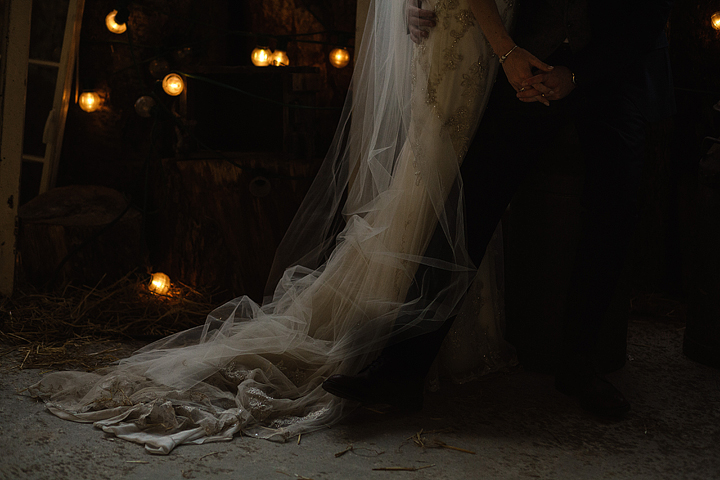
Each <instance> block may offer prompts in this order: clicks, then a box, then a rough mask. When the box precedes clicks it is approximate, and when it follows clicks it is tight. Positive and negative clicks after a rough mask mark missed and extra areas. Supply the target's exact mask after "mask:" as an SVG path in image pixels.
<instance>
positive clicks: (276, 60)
mask: <svg viewBox="0 0 720 480" xmlns="http://www.w3.org/2000/svg"><path fill="white" fill-rule="evenodd" d="M270 65H273V66H275V67H287V66H288V65H290V59H289V58H288V55H287V52H285V51H283V50H275V51H274V52H273V53H272V55H270Z"/></svg>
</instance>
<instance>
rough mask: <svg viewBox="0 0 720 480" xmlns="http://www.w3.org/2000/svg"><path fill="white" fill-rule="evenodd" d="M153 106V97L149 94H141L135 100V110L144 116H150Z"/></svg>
mask: <svg viewBox="0 0 720 480" xmlns="http://www.w3.org/2000/svg"><path fill="white" fill-rule="evenodd" d="M154 107H155V99H154V98H152V97H151V96H150V95H143V96H142V97H140V98H138V99H137V101H135V112H137V114H138V115H140V116H141V117H144V118H149V117H150V116H152V109H153V108H154Z"/></svg>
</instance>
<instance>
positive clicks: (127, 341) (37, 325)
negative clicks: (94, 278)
mask: <svg viewBox="0 0 720 480" xmlns="http://www.w3.org/2000/svg"><path fill="white" fill-rule="evenodd" d="M221 296H222V294H221V293H218V292H200V291H197V290H195V289H193V288H191V287H189V286H187V285H183V284H173V287H172V289H171V291H170V292H169V294H168V295H162V296H161V295H156V294H154V293H151V292H150V291H149V290H148V288H147V276H141V275H137V274H134V273H133V274H128V275H126V276H125V277H123V278H122V279H120V280H118V281H117V282H115V283H113V284H112V285H109V286H105V287H102V288H98V287H86V286H83V287H77V286H73V285H68V286H67V287H65V289H64V290H63V291H62V292H59V293H57V294H52V293H51V294H45V293H39V292H34V291H30V292H28V291H26V292H22V291H16V293H15V294H14V295H13V296H12V297H3V298H0V357H4V356H6V355H8V354H11V353H14V352H20V355H19V356H17V354H15V355H16V356H17V358H19V359H21V363H20V364H19V365H18V366H19V367H20V368H58V367H65V368H78V367H80V368H85V369H90V370H91V369H94V368H97V367H100V366H104V365H107V364H108V363H111V362H113V361H115V360H117V359H118V358H122V357H124V356H127V355H128V354H129V353H130V352H132V351H133V350H134V349H136V348H138V347H139V346H141V345H142V344H143V343H147V342H149V341H151V340H154V339H158V338H162V337H164V336H167V335H170V334H172V333H175V332H179V331H182V330H186V329H188V328H191V327H194V326H197V325H202V324H203V323H204V321H205V317H206V316H207V314H208V313H210V311H212V310H213V309H214V308H215V307H217V306H218V304H219V298H220V297H221Z"/></svg>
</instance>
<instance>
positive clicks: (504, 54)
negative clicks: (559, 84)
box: [407, 0, 553, 105]
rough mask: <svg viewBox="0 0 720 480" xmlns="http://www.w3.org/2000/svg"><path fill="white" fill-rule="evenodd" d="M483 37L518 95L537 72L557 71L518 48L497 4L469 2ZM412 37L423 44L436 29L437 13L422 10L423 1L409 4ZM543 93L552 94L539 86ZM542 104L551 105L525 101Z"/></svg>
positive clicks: (488, 0)
mask: <svg viewBox="0 0 720 480" xmlns="http://www.w3.org/2000/svg"><path fill="white" fill-rule="evenodd" d="M468 2H469V4H470V9H471V10H472V12H473V15H474V16H475V18H476V20H477V22H478V24H479V25H480V28H481V29H482V31H483V34H484V35H485V37H486V38H487V39H488V41H489V42H490V46H491V47H492V49H493V51H494V52H495V54H496V55H497V56H498V58H501V59H503V62H502V66H503V69H504V70H505V75H506V76H507V78H508V80H509V81H510V84H511V85H512V86H513V88H514V89H515V90H516V91H522V90H524V88H523V85H522V83H523V82H524V81H525V80H526V79H528V78H530V77H532V76H533V71H532V69H533V68H537V69H539V70H540V71H542V72H549V71H551V70H552V68H553V67H551V66H549V65H547V64H546V63H544V62H541V61H540V60H539V59H538V58H537V57H535V56H534V55H532V54H531V53H530V52H528V51H527V50H525V49H524V48H521V47H519V46H517V47H516V46H515V45H516V44H515V42H514V41H513V39H512V37H510V34H509V33H508V31H507V30H506V29H505V26H504V25H503V22H502V18H500V12H498V9H497V5H496V4H495V0H468ZM407 20H408V33H409V34H410V37H411V38H412V40H413V42H415V43H420V42H421V41H422V39H423V38H427V37H428V34H429V32H428V29H430V28H432V27H434V26H435V12H433V11H432V10H425V9H423V8H422V7H421V0H407ZM535 88H536V89H537V91H539V92H540V93H550V89H549V88H546V87H545V86H544V85H542V84H539V85H537V86H535ZM533 100H535V101H539V102H542V103H544V104H545V105H549V102H548V101H547V99H545V98H544V97H541V96H536V97H533V98H524V99H523V101H526V102H527V101H533Z"/></svg>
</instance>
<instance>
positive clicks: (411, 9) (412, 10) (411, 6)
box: [407, 0, 435, 43]
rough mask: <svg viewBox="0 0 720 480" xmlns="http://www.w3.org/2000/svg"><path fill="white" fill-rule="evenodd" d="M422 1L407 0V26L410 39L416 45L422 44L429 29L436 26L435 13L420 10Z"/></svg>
mask: <svg viewBox="0 0 720 480" xmlns="http://www.w3.org/2000/svg"><path fill="white" fill-rule="evenodd" d="M420 5H422V0H407V24H408V33H410V38H411V39H412V41H413V42H415V43H420V42H421V41H422V39H423V38H427V37H428V35H429V33H428V29H429V28H432V27H434V26H435V12H434V11H432V10H424V9H422V8H420Z"/></svg>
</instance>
